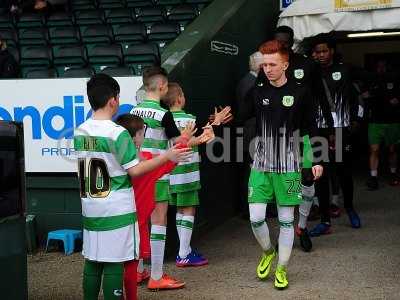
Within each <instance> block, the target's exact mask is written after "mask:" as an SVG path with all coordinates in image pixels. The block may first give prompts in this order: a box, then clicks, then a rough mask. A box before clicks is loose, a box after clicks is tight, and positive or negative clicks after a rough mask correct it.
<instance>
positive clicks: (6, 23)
mask: <svg viewBox="0 0 400 300" xmlns="http://www.w3.org/2000/svg"><path fill="white" fill-rule="evenodd" d="M0 28H14V19H13V18H12V17H11V16H10V15H8V14H7V15H0Z"/></svg>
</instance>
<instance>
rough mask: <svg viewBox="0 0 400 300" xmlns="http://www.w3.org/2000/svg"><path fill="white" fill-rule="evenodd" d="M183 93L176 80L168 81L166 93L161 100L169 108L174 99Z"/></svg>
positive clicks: (172, 104)
mask: <svg viewBox="0 0 400 300" xmlns="http://www.w3.org/2000/svg"><path fill="white" fill-rule="evenodd" d="M182 94H183V91H182V88H181V87H180V85H179V84H178V83H176V82H170V83H168V93H167V94H166V95H165V96H164V97H163V98H162V102H163V103H164V104H165V105H166V106H167V107H168V108H171V107H172V106H174V104H175V102H176V99H177V98H178V97H179V96H181V95H182Z"/></svg>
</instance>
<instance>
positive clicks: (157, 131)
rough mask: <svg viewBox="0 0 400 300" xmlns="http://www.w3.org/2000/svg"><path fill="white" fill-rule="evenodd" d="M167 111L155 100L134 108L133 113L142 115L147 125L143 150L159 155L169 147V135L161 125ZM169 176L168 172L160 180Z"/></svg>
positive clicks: (164, 179)
mask: <svg viewBox="0 0 400 300" xmlns="http://www.w3.org/2000/svg"><path fill="white" fill-rule="evenodd" d="M166 112H167V110H166V109H164V108H162V107H161V106H160V103H159V102H157V101H154V100H144V101H143V102H142V103H140V104H139V105H138V106H136V107H135V108H134V109H133V110H132V114H134V115H135V116H138V117H141V118H142V119H143V121H144V122H145V123H146V126H147V128H146V133H145V136H144V141H143V145H142V147H141V151H147V152H150V153H152V154H153V155H159V154H162V153H164V152H165V151H166V150H167V149H168V137H167V135H166V134H165V129H164V127H162V125H161V122H162V119H163V118H164V115H165V113H166ZM168 178H169V175H168V174H166V175H164V176H163V177H161V178H160V179H159V181H167V180H168Z"/></svg>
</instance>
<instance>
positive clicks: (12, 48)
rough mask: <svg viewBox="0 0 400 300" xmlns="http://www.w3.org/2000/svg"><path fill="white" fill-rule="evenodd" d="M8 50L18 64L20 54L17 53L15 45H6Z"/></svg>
mask: <svg viewBox="0 0 400 300" xmlns="http://www.w3.org/2000/svg"><path fill="white" fill-rule="evenodd" d="M7 50H8V52H10V53H11V55H12V56H14V59H15V61H16V62H17V63H18V64H19V61H20V55H19V50H18V48H17V47H14V46H7Z"/></svg>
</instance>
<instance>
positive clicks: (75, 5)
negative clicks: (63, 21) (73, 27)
mask: <svg viewBox="0 0 400 300" xmlns="http://www.w3.org/2000/svg"><path fill="white" fill-rule="evenodd" d="M70 2H71V8H72V11H78V10H95V9H96V8H97V7H96V4H95V2H94V1H93V0H71V1H70Z"/></svg>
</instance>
